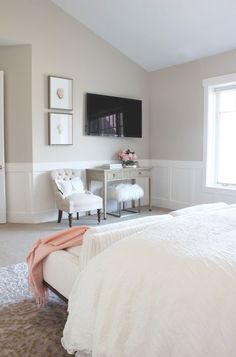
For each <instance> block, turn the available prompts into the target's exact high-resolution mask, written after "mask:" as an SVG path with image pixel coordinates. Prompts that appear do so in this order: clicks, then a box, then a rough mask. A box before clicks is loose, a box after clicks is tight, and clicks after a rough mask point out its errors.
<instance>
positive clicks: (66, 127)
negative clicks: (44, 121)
mask: <svg viewBox="0 0 236 357" xmlns="http://www.w3.org/2000/svg"><path fill="white" fill-rule="evenodd" d="M48 132H49V145H73V115H72V114H71V113H49V131H48Z"/></svg>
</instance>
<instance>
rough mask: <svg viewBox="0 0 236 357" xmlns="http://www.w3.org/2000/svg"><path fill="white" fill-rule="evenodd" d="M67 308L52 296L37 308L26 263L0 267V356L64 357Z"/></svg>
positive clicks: (65, 354)
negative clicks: (62, 342)
mask: <svg viewBox="0 0 236 357" xmlns="http://www.w3.org/2000/svg"><path fill="white" fill-rule="evenodd" d="M66 317H67V305H66V304H65V303H64V302H63V301H62V300H60V299H59V298H58V297H57V296H56V295H54V294H53V293H51V292H50V293H49V301H48V303H47V304H46V305H45V306H44V307H41V308H38V307H37V306H36V304H35V302H34V300H33V298H32V295H31V293H30V292H29V290H28V283H27V267H26V264H25V263H21V264H16V265H12V266H8V267H3V268H0V356H1V357H64V356H69V355H68V354H67V352H66V351H65V350H64V349H63V347H62V346H61V342H60V339H61V336H62V331H63V327H64V324H65V322H66Z"/></svg>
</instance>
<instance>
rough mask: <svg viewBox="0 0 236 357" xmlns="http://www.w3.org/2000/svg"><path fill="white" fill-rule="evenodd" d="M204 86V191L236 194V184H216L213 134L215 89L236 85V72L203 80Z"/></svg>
mask: <svg viewBox="0 0 236 357" xmlns="http://www.w3.org/2000/svg"><path fill="white" fill-rule="evenodd" d="M202 83H203V87H204V136H203V166H204V177H203V179H204V191H206V192H215V193H222V191H224V193H228V194H232V193H235V194H236V185H227V186H225V185H222V184H216V177H215V173H216V170H215V167H214V165H215V158H214V155H215V150H213V144H212V140H213V135H214V134H213V135H212V132H214V131H215V121H214V118H215V116H214V113H213V112H212V110H213V108H215V106H214V104H213V101H214V95H213V91H214V89H215V88H220V87H225V86H226V85H227V86H228V85H236V73H231V74H228V75H224V76H218V77H212V78H207V79H204V80H203V82H202Z"/></svg>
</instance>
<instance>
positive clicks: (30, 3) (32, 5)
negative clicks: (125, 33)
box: [0, 0, 149, 162]
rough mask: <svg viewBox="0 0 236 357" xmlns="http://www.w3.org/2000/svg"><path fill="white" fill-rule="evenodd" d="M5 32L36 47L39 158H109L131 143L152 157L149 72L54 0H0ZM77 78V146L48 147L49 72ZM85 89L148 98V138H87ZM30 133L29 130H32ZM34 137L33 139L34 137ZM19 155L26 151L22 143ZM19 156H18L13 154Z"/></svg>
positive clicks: (34, 123)
mask: <svg viewBox="0 0 236 357" xmlns="http://www.w3.org/2000/svg"><path fill="white" fill-rule="evenodd" d="M0 7H1V11H0V33H1V37H2V38H5V39H8V40H15V41H21V42H24V43H28V44H31V45H32V133H33V134H32V140H33V151H32V156H33V161H34V162H55V161H61V162H64V161H68V160H69V161H79V160H109V159H111V158H113V157H114V155H115V154H116V153H117V151H118V150H120V149H122V148H126V147H132V148H133V149H134V150H136V151H137V153H138V155H139V157H140V158H143V159H145V158H148V157H149V82H148V74H147V72H146V71H144V70H143V69H141V68H140V67H139V66H137V65H136V64H134V63H133V62H132V61H130V60H129V59H128V58H127V57H125V56H124V55H122V54H121V53H120V52H119V51H117V50H115V49H114V48H113V47H111V46H110V45H109V44H107V43H106V42H105V41H103V40H102V39H100V38H99V37H97V36H96V35H94V34H93V33H92V32H90V31H89V30H88V29H87V28H85V27H84V26H82V25H80V24H79V23H78V22H77V21H76V20H74V19H73V18H72V17H70V16H68V15H66V14H65V13H64V12H63V11H62V10H60V9H59V8H58V7H56V6H55V5H54V4H53V3H51V2H50V1H49V0H40V1H36V0H21V1H19V0H0ZM48 75H58V76H65V77H70V78H73V79H74V111H73V112H74V123H73V124H74V133H73V136H74V137H73V139H74V145H73V146H68V147H65V146H57V147H55V146H48V110H47V107H48V103H47V98H48V91H47V76H48ZM86 92H95V93H101V94H109V95H117V96H124V97H125V96H127V97H131V98H138V99H142V100H143V138H142V139H127V138H126V139H117V138H101V137H100V138H94V137H88V136H85V135H84V133H83V131H84V117H85V108H84V97H85V93H86ZM29 135H30V134H29ZM29 140H30V139H29ZM16 150H19V151H20V157H22V156H24V157H25V161H27V156H26V155H25V152H24V151H22V152H21V150H22V148H21V146H18V147H17V148H16ZM12 159H14V160H16V159H17V158H14V157H12Z"/></svg>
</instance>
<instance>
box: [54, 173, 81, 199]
mask: <svg viewBox="0 0 236 357" xmlns="http://www.w3.org/2000/svg"><path fill="white" fill-rule="evenodd" d="M50 177H51V180H52V184H53V185H52V186H53V191H54V194H55V195H56V198H57V196H58V193H59V192H60V191H59V189H58V187H57V184H56V182H55V181H56V180H65V181H68V180H71V179H73V178H75V177H81V170H74V169H58V170H53V171H51V172H50Z"/></svg>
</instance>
